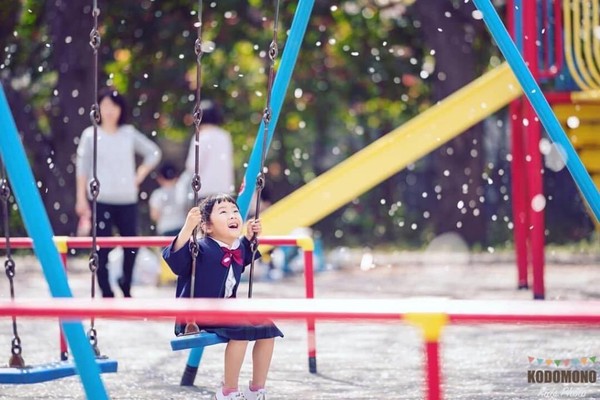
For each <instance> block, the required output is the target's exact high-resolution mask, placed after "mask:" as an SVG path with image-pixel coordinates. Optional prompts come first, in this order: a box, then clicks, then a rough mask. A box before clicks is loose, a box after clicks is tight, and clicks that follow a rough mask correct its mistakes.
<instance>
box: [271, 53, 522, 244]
mask: <svg viewBox="0 0 600 400" xmlns="http://www.w3.org/2000/svg"><path fill="white" fill-rule="evenodd" d="M521 94H522V90H521V86H520V85H519V83H518V81H517V78H516V77H515V76H514V74H513V72H512V70H511V69H510V67H509V66H508V64H506V63H505V64H503V65H501V66H499V67H497V68H495V69H494V70H492V71H490V72H488V73H486V74H485V75H483V76H482V77H480V78H478V79H476V80H475V81H473V82H471V83H470V84H468V85H467V86H465V87H463V88H462V89H460V90H458V91H457V92H455V93H454V94H452V95H451V96H449V97H447V98H446V99H444V100H443V101H442V102H440V103H439V104H437V105H435V106H433V107H431V108H430V109H428V110H427V111H425V112H423V113H422V114H420V115H418V116H417V117H415V118H413V119H411V120H410V121H409V122H407V123H406V124H404V125H402V126H400V127H399V128H396V129H394V130H393V131H391V132H390V133H388V134H387V135H385V136H384V137H382V138H381V139H378V140H377V141H376V142H374V143H372V144H370V145H369V146H367V147H365V148H364V149H362V150H361V151H359V152H358V153H356V154H354V155H353V156H352V157H350V158H348V159H346V160H345V161H343V162H342V163H340V164H339V165H337V166H336V167H334V168H332V169H331V170H329V171H327V172H325V173H323V174H322V175H320V176H318V177H317V178H315V179H314V180H312V181H311V182H309V183H307V184H306V185H304V186H303V187H301V188H299V189H298V190H296V191H295V192H293V193H292V194H290V195H289V196H287V197H285V198H283V199H281V200H280V201H278V202H277V203H275V204H273V205H272V206H271V207H269V208H268V209H267V210H265V212H264V213H263V214H262V215H261V219H262V222H263V230H264V233H265V234H266V235H286V234H289V233H290V232H291V231H292V230H293V229H295V228H297V227H306V226H311V225H313V224H314V223H315V222H317V221H319V220H320V219H321V218H324V217H326V216H327V215H329V214H331V213H332V212H333V211H335V210H337V209H338V208H340V207H341V206H343V205H344V204H347V203H349V202H351V201H352V200H354V199H355V198H356V197H358V196H360V195H361V194H362V193H364V192H366V191H367V190H369V189H371V188H372V187H374V186H375V185H377V184H378V183H380V182H381V181H383V180H384V179H387V178H389V177H390V176H392V175H393V174H395V173H397V172H398V171H400V170H401V169H403V168H405V167H406V166H407V165H408V164H410V163H413V162H415V161H416V160H418V159H419V158H421V157H423V156H424V155H426V154H427V153H429V152H431V151H432V150H434V149H436V148H438V147H440V146H441V145H442V144H444V143H446V142H448V141H449V140H450V139H452V138H454V137H456V136H458V135H459V134H460V133H462V132H464V131H465V130H467V129H468V128H469V127H471V126H473V125H474V124H476V123H478V122H480V121H481V120H483V119H484V118H486V117H487V116H489V115H491V114H492V113H494V112H496V111H498V110H499V109H501V108H502V107H504V106H506V105H507V104H509V103H510V102H511V101H512V100H514V99H516V98H518V97H519V96H521Z"/></svg>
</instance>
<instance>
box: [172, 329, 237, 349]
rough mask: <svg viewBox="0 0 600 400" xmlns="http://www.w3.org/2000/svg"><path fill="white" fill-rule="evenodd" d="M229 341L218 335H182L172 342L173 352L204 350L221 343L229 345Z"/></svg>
mask: <svg viewBox="0 0 600 400" xmlns="http://www.w3.org/2000/svg"><path fill="white" fill-rule="evenodd" d="M227 342H229V339H227V338H225V337H223V336H219V335H217V334H216V333H210V332H204V331H202V332H200V333H196V334H193V335H181V336H177V337H176V338H175V339H173V340H171V349H172V350H173V351H177V350H185V349H192V348H204V347H207V346H213V345H215V344H219V343H227Z"/></svg>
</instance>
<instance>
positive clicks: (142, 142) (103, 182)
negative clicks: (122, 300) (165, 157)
mask: <svg viewBox="0 0 600 400" xmlns="http://www.w3.org/2000/svg"><path fill="white" fill-rule="evenodd" d="M98 104H99V106H100V115H101V122H100V126H99V127H98V141H97V157H98V158H97V167H96V173H97V177H98V181H99V182H100V192H99V194H98V199H97V228H96V229H97V234H98V236H112V230H113V224H114V226H115V227H116V228H117V230H118V231H119V234H120V235H121V236H137V234H138V230H137V224H138V208H137V202H138V189H139V186H140V184H141V183H142V182H143V181H144V179H145V178H146V176H147V175H148V174H149V173H150V172H151V171H152V169H153V168H154V167H155V166H156V165H157V164H158V163H159V161H160V159H161V151H160V148H159V147H158V146H157V145H156V144H155V143H154V142H153V141H152V140H150V139H148V138H147V137H146V136H145V135H144V134H143V133H141V132H140V131H138V130H137V129H136V128H134V127H133V126H132V125H128V124H126V116H127V107H126V103H125V99H124V98H123V96H121V95H120V94H119V93H118V92H117V91H116V90H114V89H111V88H106V89H103V90H101V91H100V93H99V95H98ZM93 132H94V131H93V127H91V126H90V127H88V128H86V129H85V130H84V131H83V133H82V134H81V139H80V142H79V146H78V148H77V201H76V205H75V211H76V212H77V214H78V215H79V216H80V217H81V218H90V216H91V209H90V203H89V201H90V199H91V196H90V193H89V182H90V181H91V179H92V177H93V176H92V173H93V172H92V155H93V153H92V152H93V141H94V137H93ZM136 155H140V156H141V157H142V163H141V164H140V165H139V166H136V160H135V157H136ZM110 250H111V249H110V248H102V249H100V250H99V252H98V257H99V260H98V262H99V264H98V269H97V272H96V274H97V277H98V285H99V286H100V290H101V291H102V296H103V297H114V292H113V291H112V289H111V287H110V283H109V280H108V270H107V269H106V264H107V263H108V253H109V251H110ZM123 253H124V256H123V275H122V276H121V277H120V278H119V279H118V284H119V287H120V289H121V291H122V292H123V296H124V297H131V279H132V276H133V267H134V263H135V257H136V254H137V249H135V248H127V249H124V252H123Z"/></svg>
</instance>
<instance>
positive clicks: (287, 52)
mask: <svg viewBox="0 0 600 400" xmlns="http://www.w3.org/2000/svg"><path fill="white" fill-rule="evenodd" d="M314 2H315V1H314V0H300V2H299V3H298V7H297V9H296V13H295V15H294V21H293V22H292V27H291V28H290V36H289V37H288V39H287V41H286V43H285V48H284V51H283V55H282V57H281V65H280V67H279V69H278V70H277V75H276V76H275V82H274V84H273V93H272V100H271V110H272V118H271V122H270V124H269V134H268V135H267V148H269V146H270V145H271V140H272V139H273V132H274V131H275V126H277V120H278V119H279V112H280V111H281V106H282V104H283V99H284V98H285V93H286V91H287V87H288V85H289V83H290V78H291V76H292V72H293V70H294V66H295V65H296V59H297V58H298V53H299V51H300V46H301V44H302V41H303V39H304V33H305V32H306V26H307V25H308V19H309V17H310V14H311V12H312V8H313V5H314ZM264 129H265V128H264V123H261V124H260V127H259V128H258V133H257V135H256V140H255V141H254V147H253V148H252V153H251V154H250V161H249V162H248V168H247V169H246V174H245V175H244V183H245V184H244V188H243V189H242V191H241V192H240V194H239V196H238V200H237V202H238V207H239V208H240V213H241V214H242V216H243V217H244V218H246V216H248V208H249V207H250V200H252V194H253V193H254V190H255V189H256V177H257V176H258V172H259V169H260V156H261V149H262V140H263V139H262V138H263V132H264Z"/></svg>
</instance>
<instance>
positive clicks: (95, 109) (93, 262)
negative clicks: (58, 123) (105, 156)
mask: <svg viewBox="0 0 600 400" xmlns="http://www.w3.org/2000/svg"><path fill="white" fill-rule="evenodd" d="M92 3H93V5H92V17H93V19H94V24H93V26H92V30H91V32H90V46H91V47H92V50H93V65H94V72H93V77H94V94H93V95H94V98H93V103H92V106H91V108H90V119H91V122H92V125H93V145H92V179H91V180H90V183H89V188H90V195H91V197H92V201H91V203H92V204H91V212H92V216H91V225H92V232H91V233H92V248H91V251H90V256H89V260H88V266H89V270H90V272H91V285H90V286H91V287H90V297H91V298H92V299H94V298H95V297H96V273H97V270H98V266H99V257H98V245H97V222H98V216H97V203H98V195H99V194H100V181H99V180H98V126H99V125H100V122H101V120H102V115H101V113H100V105H99V104H98V51H99V49H100V44H101V43H102V38H101V36H100V31H99V30H98V16H99V15H100V8H99V7H98V1H97V0H93V2H92ZM87 335H88V339H89V341H90V344H91V345H92V349H93V350H94V353H95V354H96V356H100V350H99V349H98V333H97V331H96V328H95V318H94V317H92V318H91V319H90V329H89V330H88V334H87Z"/></svg>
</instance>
